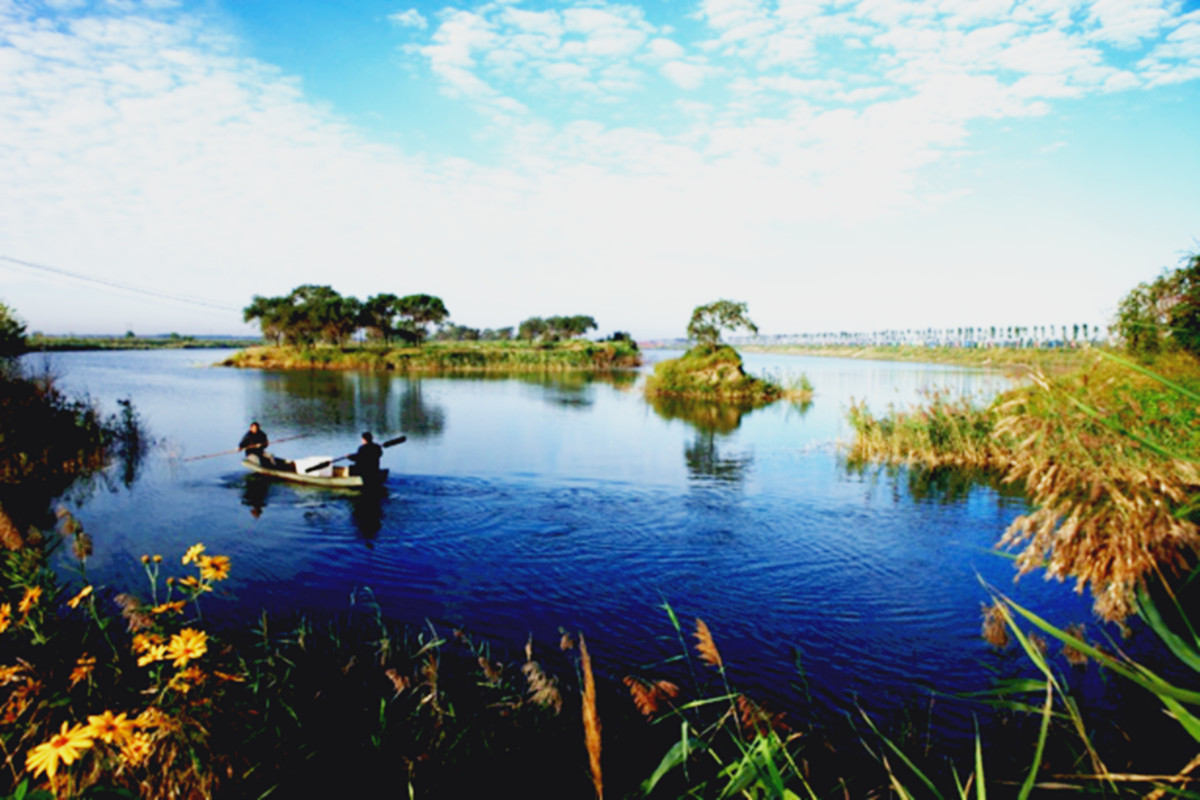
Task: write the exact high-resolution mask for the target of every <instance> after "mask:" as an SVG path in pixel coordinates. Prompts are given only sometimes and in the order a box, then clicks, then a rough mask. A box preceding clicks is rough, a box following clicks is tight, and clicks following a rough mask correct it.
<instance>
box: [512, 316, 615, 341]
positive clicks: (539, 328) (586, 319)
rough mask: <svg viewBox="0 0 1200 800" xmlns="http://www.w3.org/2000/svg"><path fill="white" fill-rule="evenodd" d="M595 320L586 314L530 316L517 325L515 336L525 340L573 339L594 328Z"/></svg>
mask: <svg viewBox="0 0 1200 800" xmlns="http://www.w3.org/2000/svg"><path fill="white" fill-rule="evenodd" d="M596 327H597V326H596V320H595V319H594V318H593V317H590V316H588V315H586V314H575V315H574V316H569V317H564V316H557V317H546V318H545V319H543V318H542V317H530V318H529V319H527V320H524V321H523V322H522V323H521V324H520V325H519V326H517V338H518V339H524V340H526V341H534V340H538V341H544V342H557V341H560V340H562V339H573V338H575V337H576V336H583V335H584V334H585V333H587V332H588V331H590V330H595V328H596Z"/></svg>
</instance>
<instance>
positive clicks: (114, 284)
mask: <svg viewBox="0 0 1200 800" xmlns="http://www.w3.org/2000/svg"><path fill="white" fill-rule="evenodd" d="M0 260H2V261H10V262H12V263H13V264H17V265H19V266H22V267H27V268H29V269H33V270H39V271H41V272H49V273H51V274H53V275H60V276H63V277H66V278H71V279H73V280H77V281H84V282H85V283H94V284H98V285H100V286H107V287H108V288H110V289H121V290H122V291H126V292H133V293H135V294H141V295H145V296H147V297H155V298H158V299H160V300H171V301H173V302H176V303H187V304H189V305H193V306H202V307H204V308H211V309H215V310H217V311H238V312H240V311H241V310H242V309H240V308H234V307H233V306H223V305H220V304H219V303H213V302H210V301H208V300H197V299H195V298H193V297H183V296H182V295H177V294H168V293H166V292H157V291H155V290H153V289H143V288H141V287H138V286H132V285H130V284H128V283H121V282H120V281H112V280H106V279H104V278H93V277H91V276H89V275H80V274H79V273H78V272H71V271H70V270H65V269H60V268H59V267H50V266H47V265H45V264H34V263H33V262H30V261H22V260H21V259H19V258H13V257H12V256H5V255H0Z"/></svg>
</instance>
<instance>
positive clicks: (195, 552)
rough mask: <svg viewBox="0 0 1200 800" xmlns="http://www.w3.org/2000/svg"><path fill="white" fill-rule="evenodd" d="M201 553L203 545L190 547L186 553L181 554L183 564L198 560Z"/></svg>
mask: <svg viewBox="0 0 1200 800" xmlns="http://www.w3.org/2000/svg"><path fill="white" fill-rule="evenodd" d="M203 552H204V545H202V544H194V545H192V546H191V547H189V548H188V549H187V552H186V553H184V554H183V563H184V564H190V563H192V562H193V561H195V560H196V559H197V558H199V557H200V554H201V553H203Z"/></svg>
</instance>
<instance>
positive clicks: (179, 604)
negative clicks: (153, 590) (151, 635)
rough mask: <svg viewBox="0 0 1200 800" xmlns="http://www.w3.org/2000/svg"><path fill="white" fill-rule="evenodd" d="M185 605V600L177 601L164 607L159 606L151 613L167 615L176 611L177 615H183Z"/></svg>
mask: <svg viewBox="0 0 1200 800" xmlns="http://www.w3.org/2000/svg"><path fill="white" fill-rule="evenodd" d="M184 603H185V601H183V600H176V601H175V602H174V603H163V604H162V605H158V606H155V607H154V608H152V609H150V613H151V614H165V613H167V612H168V611H174V612H175V613H176V614H182V613H183V606H184Z"/></svg>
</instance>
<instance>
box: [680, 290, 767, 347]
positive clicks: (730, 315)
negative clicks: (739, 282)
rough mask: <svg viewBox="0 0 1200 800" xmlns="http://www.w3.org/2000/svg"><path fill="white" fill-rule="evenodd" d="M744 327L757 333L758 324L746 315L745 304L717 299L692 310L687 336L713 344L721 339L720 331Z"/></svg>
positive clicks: (703, 342) (701, 342)
mask: <svg viewBox="0 0 1200 800" xmlns="http://www.w3.org/2000/svg"><path fill="white" fill-rule="evenodd" d="M739 328H745V329H746V330H748V331H750V332H751V333H758V326H757V325H755V324H754V323H753V322H751V321H750V318H749V317H748V316H746V304H745V303H735V302H734V301H732V300H717V301H715V302H712V303H709V304H708V305H704V306H696V308H695V309H693V310H692V319H691V321H690V322H689V323H688V326H687V335H688V338H689V339H691V340H692V341H695V342H699V343H700V344H708V345H715V344H717V343H718V342H720V341H721V331H734V330H737V329H739Z"/></svg>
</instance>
